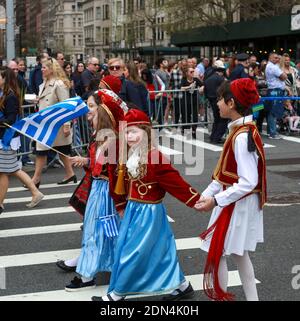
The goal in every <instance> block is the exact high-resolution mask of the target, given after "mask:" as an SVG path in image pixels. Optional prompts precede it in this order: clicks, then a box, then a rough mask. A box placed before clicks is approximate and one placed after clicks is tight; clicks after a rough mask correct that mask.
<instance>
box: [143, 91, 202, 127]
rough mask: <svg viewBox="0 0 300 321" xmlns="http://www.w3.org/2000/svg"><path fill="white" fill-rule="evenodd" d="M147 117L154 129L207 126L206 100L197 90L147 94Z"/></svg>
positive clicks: (151, 92)
mask: <svg viewBox="0 0 300 321" xmlns="http://www.w3.org/2000/svg"><path fill="white" fill-rule="evenodd" d="M148 99H149V115H150V116H151V120H152V123H153V124H154V127H155V128H165V127H181V128H182V129H187V128H190V127H191V126H199V125H205V124H208V119H207V100H206V99H205V97H204V95H203V93H201V92H200V90H199V89H198V88H197V89H191V90H165V91H150V92H149V97H148Z"/></svg>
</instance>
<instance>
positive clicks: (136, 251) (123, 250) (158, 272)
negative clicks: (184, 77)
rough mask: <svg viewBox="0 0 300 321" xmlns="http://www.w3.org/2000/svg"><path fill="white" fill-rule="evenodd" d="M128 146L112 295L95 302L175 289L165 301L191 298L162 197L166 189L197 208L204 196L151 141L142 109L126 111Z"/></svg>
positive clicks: (111, 283) (97, 299)
mask: <svg viewBox="0 0 300 321" xmlns="http://www.w3.org/2000/svg"><path fill="white" fill-rule="evenodd" d="M125 121H126V126H127V127H126V129H125V135H126V140H127V144H128V146H129V157H128V160H127V162H126V169H127V173H128V176H129V189H128V203H127V206H126V210H125V213H124V219H123V220H122V224H121V228H120V234H119V237H118V241H117V244H116V248H115V257H114V264H113V268H112V273H111V278H110V285H109V290H108V294H107V295H106V296H103V297H93V298H92V300H93V301H120V300H124V298H125V297H126V296H130V295H134V294H145V293H147V294H154V293H156V294H159V293H163V292H171V293H170V294H169V295H167V296H165V297H164V298H163V299H164V300H170V301H173V300H180V299H188V298H191V297H193V295H194V290H193V288H192V286H191V284H190V283H189V282H188V281H187V280H186V279H185V277H184V274H183V272H182V270H181V267H180V265H179V261H178V257H177V253H176V244H175V239H174V234H173V232H172V230H171V228H170V225H169V222H168V219H167V213H166V209H165V206H164V205H163V199H164V197H165V194H166V192H168V193H170V194H171V195H172V196H174V197H176V198H177V199H178V200H180V201H181V202H183V203H184V204H186V205H187V206H189V207H191V208H193V207H194V205H195V204H196V201H198V200H199V198H200V195H199V193H198V192H197V191H195V190H194V189H193V188H192V187H191V186H190V185H189V184H188V183H187V182H186V181H184V180H183V178H182V177H181V176H180V174H179V172H178V171H177V170H175V169H174V168H173V167H172V165H171V164H170V161H169V160H168V159H167V158H165V157H164V156H163V154H161V153H160V152H159V151H158V150H157V149H156V148H155V147H154V145H153V142H152V138H153V136H152V134H151V130H152V128H151V123H150V120H149V118H148V116H147V115H146V114H145V113H143V112H142V111H140V110H137V109H131V110H129V112H128V113H127V114H126V115H125Z"/></svg>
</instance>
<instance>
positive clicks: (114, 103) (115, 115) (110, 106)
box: [98, 90, 127, 130]
mask: <svg viewBox="0 0 300 321" xmlns="http://www.w3.org/2000/svg"><path fill="white" fill-rule="evenodd" d="M108 91H109V90H99V91H98V95H99V97H100V98H101V101H102V105H101V106H102V107H103V108H104V109H105V111H106V112H107V114H108V116H109V117H110V119H111V121H112V124H113V126H114V128H115V129H116V130H118V129H119V122H120V121H124V109H123V108H122V107H121V106H122V103H124V102H123V100H122V99H120V98H119V97H118V99H115V98H114V97H113V96H111V95H110V94H109V93H107V92H108ZM125 105H126V104H125ZM126 107H127V105H126Z"/></svg>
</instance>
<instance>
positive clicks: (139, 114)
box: [124, 109, 151, 127]
mask: <svg viewBox="0 0 300 321" xmlns="http://www.w3.org/2000/svg"><path fill="white" fill-rule="evenodd" d="M124 120H125V122H126V123H127V124H126V126H128V127H129V126H138V125H146V126H151V121H150V119H149V117H148V116H147V115H146V114H145V113H144V112H143V111H141V110H139V109H130V110H129V111H128V113H127V114H126V115H125V119H124Z"/></svg>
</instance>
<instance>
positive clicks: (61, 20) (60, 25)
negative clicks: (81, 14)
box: [58, 18, 64, 29]
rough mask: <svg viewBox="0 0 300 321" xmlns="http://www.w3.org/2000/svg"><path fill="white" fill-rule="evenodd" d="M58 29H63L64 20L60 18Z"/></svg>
mask: <svg viewBox="0 0 300 321" xmlns="http://www.w3.org/2000/svg"><path fill="white" fill-rule="evenodd" d="M58 28H59V29H63V28H64V19H62V18H60V19H59V24H58Z"/></svg>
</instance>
